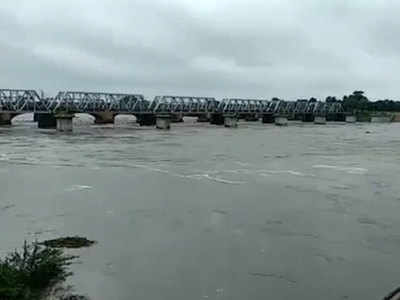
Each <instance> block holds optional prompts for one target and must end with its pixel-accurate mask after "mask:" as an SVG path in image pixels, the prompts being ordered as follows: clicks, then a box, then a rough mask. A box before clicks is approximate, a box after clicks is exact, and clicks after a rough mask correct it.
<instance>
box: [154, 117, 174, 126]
mask: <svg viewBox="0 0 400 300" xmlns="http://www.w3.org/2000/svg"><path fill="white" fill-rule="evenodd" d="M171 119H172V117H171V115H157V116H156V128H157V129H163V130H169V129H171V121H172V120H171Z"/></svg>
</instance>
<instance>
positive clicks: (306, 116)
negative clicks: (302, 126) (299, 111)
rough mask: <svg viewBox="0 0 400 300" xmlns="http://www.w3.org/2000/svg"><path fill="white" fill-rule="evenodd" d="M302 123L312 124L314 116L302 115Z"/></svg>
mask: <svg viewBox="0 0 400 300" xmlns="http://www.w3.org/2000/svg"><path fill="white" fill-rule="evenodd" d="M302 121H303V122H314V115H313V114H310V113H306V114H303V119H302Z"/></svg>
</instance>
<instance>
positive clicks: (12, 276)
mask: <svg viewBox="0 0 400 300" xmlns="http://www.w3.org/2000/svg"><path fill="white" fill-rule="evenodd" d="M75 258H76V257H74V256H67V255H65V254H64V252H63V251H62V250H60V249H53V248H49V247H43V246H40V245H39V244H37V243H33V244H27V243H26V242H25V243H24V246H23V248H22V250H21V251H18V250H15V251H14V252H12V253H10V254H8V255H7V256H6V257H5V258H4V259H0V300H28V299H29V300H37V299H40V297H41V296H42V295H43V293H44V292H45V291H46V290H48V289H49V288H50V287H52V286H53V285H54V284H57V283H61V282H63V281H65V279H66V278H67V277H68V276H70V275H71V273H70V272H69V271H68V267H69V265H71V263H72V260H74V259H75Z"/></svg>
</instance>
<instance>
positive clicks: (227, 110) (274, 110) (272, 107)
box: [0, 89, 345, 131]
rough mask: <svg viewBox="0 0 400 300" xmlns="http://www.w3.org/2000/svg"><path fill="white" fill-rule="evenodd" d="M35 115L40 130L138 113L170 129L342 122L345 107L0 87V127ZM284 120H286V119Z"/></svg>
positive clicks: (141, 120)
mask: <svg viewBox="0 0 400 300" xmlns="http://www.w3.org/2000/svg"><path fill="white" fill-rule="evenodd" d="M24 113H34V116H35V120H36V121H38V123H39V127H40V128H58V129H59V130H67V131H70V130H72V118H73V117H74V114H77V113H87V114H90V115H92V116H94V118H95V123H97V124H104V123H114V119H115V116H116V115H120V114H128V115H134V116H136V118H137V121H138V123H139V124H140V125H141V126H146V125H151V126H154V125H156V127H158V128H169V126H170V122H179V121H182V120H183V117H184V116H192V117H198V121H199V122H210V123H211V124H217V125H223V124H225V126H227V127H235V126H236V125H237V119H240V118H243V119H246V120H247V121H256V120H259V119H262V120H263V123H274V122H276V120H278V121H279V120H280V121H279V122H276V123H277V124H278V125H279V123H280V122H281V123H282V122H283V123H282V124H281V125H285V124H284V123H285V122H287V120H288V119H289V120H290V119H297V120H303V121H308V122H310V121H315V122H316V123H321V124H322V123H324V122H326V120H327V119H328V120H332V121H339V120H340V121H344V118H345V112H344V111H343V107H342V105H341V103H339V102H334V103H328V102H321V101H305V100H299V101H284V100H279V99H274V100H267V99H240V98H225V99H222V100H220V101H219V100H216V99H215V98H212V97H192V96H156V97H155V98H154V99H153V100H152V101H149V100H146V99H145V97H144V96H143V95H141V94H126V93H98V92H83V91H61V92H59V93H58V94H57V95H56V96H55V97H44V96H41V95H39V93H38V92H36V91H35V90H22V89H21V90H16V89H0V125H10V124H11V120H12V119H13V118H14V117H15V116H17V115H20V114H24ZM285 120H286V121H285Z"/></svg>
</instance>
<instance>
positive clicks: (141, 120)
mask: <svg viewBox="0 0 400 300" xmlns="http://www.w3.org/2000/svg"><path fill="white" fill-rule="evenodd" d="M135 117H136V123H138V124H139V125H140V126H154V125H156V115H154V114H140V115H135Z"/></svg>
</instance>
